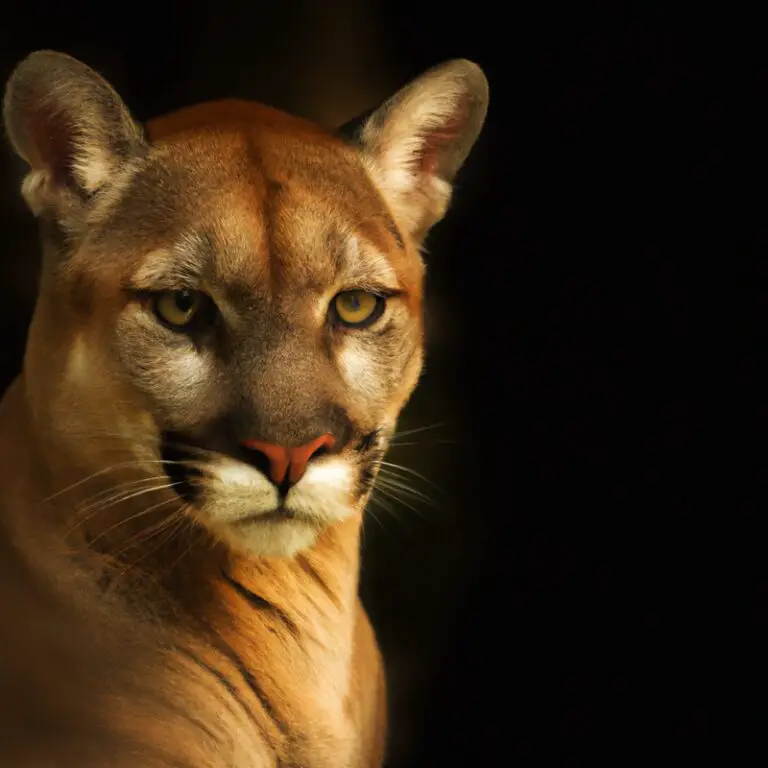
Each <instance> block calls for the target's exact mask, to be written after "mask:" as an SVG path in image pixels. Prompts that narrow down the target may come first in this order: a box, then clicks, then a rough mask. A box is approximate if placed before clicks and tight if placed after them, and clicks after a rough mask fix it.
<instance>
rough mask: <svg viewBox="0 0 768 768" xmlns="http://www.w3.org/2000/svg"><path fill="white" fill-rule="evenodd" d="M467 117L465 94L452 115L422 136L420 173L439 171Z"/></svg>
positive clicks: (467, 102)
mask: <svg viewBox="0 0 768 768" xmlns="http://www.w3.org/2000/svg"><path fill="white" fill-rule="evenodd" d="M468 117H469V96H468V95H466V94H465V95H464V96H462V97H461V99H460V100H459V102H458V103H457V105H456V109H455V110H454V113H453V115H451V116H450V117H449V118H448V119H447V120H446V121H445V123H443V125H441V126H440V127H439V128H435V129H433V130H431V131H430V132H429V133H428V134H426V136H425V137H424V145H423V146H422V150H421V158H420V162H419V170H420V171H421V172H422V173H425V174H429V175H434V174H435V173H437V172H438V171H439V169H440V166H441V165H442V162H443V158H444V157H445V155H446V153H450V151H451V145H452V144H454V143H455V141H456V139H457V138H458V137H459V135H460V134H461V132H462V129H463V128H464V125H465V123H466V121H467V118H468Z"/></svg>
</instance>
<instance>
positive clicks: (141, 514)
mask: <svg viewBox="0 0 768 768" xmlns="http://www.w3.org/2000/svg"><path fill="white" fill-rule="evenodd" d="M174 501H178V499H165V501H161V502H158V503H157V504H153V505H152V506H151V507H147V508H146V509H144V510H142V511H141V512H136V513H135V514H133V515H130V516H129V517H126V518H125V519H123V520H119V521H118V522H116V523H115V524H114V525H111V526H110V527H109V528H107V529H106V530H105V531H102V532H101V533H100V534H99V535H98V536H94V537H93V538H92V539H91V540H90V541H89V542H88V543H89V546H90V545H93V543H94V542H96V541H98V540H99V539H100V538H102V537H103V536H106V535H107V534H108V533H109V532H110V531H113V530H115V528H119V527H120V526H121V525H126V524H127V523H131V522H134V521H135V520H138V519H139V518H140V517H144V515H148V514H150V513H152V512H154V511H155V510H156V509H160V508H161V507H164V506H165V505H166V504H170V503H172V502H174Z"/></svg>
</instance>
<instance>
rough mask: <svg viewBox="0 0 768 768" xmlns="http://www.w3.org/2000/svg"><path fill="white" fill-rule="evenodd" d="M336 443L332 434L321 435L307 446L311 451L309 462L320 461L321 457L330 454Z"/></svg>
mask: <svg viewBox="0 0 768 768" xmlns="http://www.w3.org/2000/svg"><path fill="white" fill-rule="evenodd" d="M335 443H336V440H335V438H334V437H333V435H330V434H326V435H321V436H320V437H318V438H317V439H316V440H313V441H312V442H311V443H309V444H308V445H307V448H308V449H309V450H308V456H307V461H310V460H311V459H319V458H320V457H321V456H325V454H326V453H330V452H331V450H332V449H333V446H334V444H335Z"/></svg>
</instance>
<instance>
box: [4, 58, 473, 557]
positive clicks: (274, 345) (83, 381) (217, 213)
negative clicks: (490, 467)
mask: <svg viewBox="0 0 768 768" xmlns="http://www.w3.org/2000/svg"><path fill="white" fill-rule="evenodd" d="M425 78H426V79H425ZM422 81H423V82H420V81H416V82H415V84H412V85H411V86H409V87H408V88H406V89H404V90H403V91H402V92H401V93H400V94H398V96H396V97H395V99H394V100H390V102H387V104H385V105H384V107H382V109H381V110H380V111H379V113H377V114H376V115H374V117H373V118H371V119H370V120H369V121H368V122H367V123H366V124H365V125H364V126H363V127H362V130H361V131H360V132H359V134H358V135H357V137H356V141H353V142H347V141H344V140H342V139H341V138H339V137H337V136H335V135H333V134H331V133H327V132H325V131H323V130H322V129H320V128H317V127H315V126H313V125H311V124H308V123H305V122H303V121H300V120H298V119H297V118H292V117H290V116H288V115H284V114H282V113H279V112H276V111H274V110H271V109H268V108H266V107H262V106H260V105H256V104H250V103H247V102H218V103H213V104H207V105H201V106H198V107H193V108H190V109H188V110H184V111H182V112H180V113H177V114H176V115H172V116H170V117H168V118H164V119H161V120H158V121H155V122H154V123H150V125H149V126H148V131H147V132H146V133H145V132H143V131H142V130H140V129H139V127H138V126H137V125H136V124H135V123H134V122H133V121H132V119H131V118H130V116H129V114H128V112H127V110H126V109H125V107H124V106H123V105H122V102H120V100H119V97H117V95H116V94H115V93H114V91H113V90H112V89H111V88H110V86H108V85H107V84H106V83H105V82H104V81H103V80H102V79H101V78H100V77H99V76H98V75H96V74H95V73H94V72H93V71H92V70H90V69H88V68H87V67H85V65H82V64H80V63H79V62H76V61H75V60H73V59H70V58H69V57H66V56H63V55H62V54H53V53H46V52H42V53H38V54H33V55H32V56H31V57H29V58H28V59H27V60H26V61H25V62H23V63H22V64H21V65H20V66H19V68H18V70H17V72H16V73H15V74H14V76H13V78H12V80H11V83H10V84H9V88H8V93H7V96H6V104H5V114H6V124H7V126H8V131H9V135H10V137H11V140H12V141H13V143H14V145H15V147H16V149H17V151H18V152H19V154H21V155H22V157H24V158H25V159H26V160H27V161H28V162H29V164H30V166H31V172H30V174H29V176H28V177H27V179H26V181H25V184H24V193H25V196H26V198H27V200H28V202H29V204H30V206H31V208H32V209H33V211H35V213H36V214H37V215H38V216H39V217H40V219H41V221H42V225H43V226H42V229H43V233H44V243H45V250H46V259H45V266H44V277H43V281H42V287H41V295H40V298H39V302H38V306H37V310H36V314H35V319H34V321H33V326H32V329H31V332H30V342H29V350H28V355H27V360H26V373H27V378H28V379H29V380H30V381H31V382H32V384H31V386H30V399H31V400H32V408H33V412H34V413H35V416H36V419H37V421H38V424H39V428H40V429H41V430H42V429H44V430H46V431H47V433H48V436H49V443H50V445H51V448H52V450H55V451H57V452H58V453H59V454H63V455H65V456H68V457H70V458H71V462H72V465H73V466H76V467H77V468H78V471H79V472H80V473H81V474H83V475H86V474H88V473H93V472H97V471H99V470H100V469H101V468H103V467H104V466H106V465H107V464H111V463H114V458H115V457H119V461H120V462H123V463H125V464H126V465H129V464H130V465H131V466H133V467H140V468H141V471H142V472H143V473H144V474H145V475H147V476H155V477H157V476H159V469H161V470H162V472H163V473H165V475H166V479H167V481H168V493H169V494H171V493H172V494H175V498H177V499H179V500H183V502H184V503H185V507H184V509H185V513H186V514H189V515H191V516H193V517H194V518H195V519H196V520H197V521H198V522H199V523H201V524H202V525H204V526H205V527H207V528H208V529H209V530H210V531H212V532H213V533H214V534H215V535H216V536H217V537H218V538H220V539H222V540H224V541H226V542H227V543H229V544H230V545H231V546H233V547H235V548H237V549H240V550H245V551H247V552H250V553H253V554H267V555H291V554H293V553H294V552H296V551H298V550H300V549H302V548H304V547H307V546H309V545H311V544H312V543H313V542H314V540H315V539H316V537H317V536H318V535H319V534H320V533H321V532H322V531H323V530H324V529H326V528H327V527H328V526H329V525H331V524H332V523H334V522H337V521H340V520H343V519H344V518H346V517H348V516H350V515H352V514H354V513H356V512H358V511H359V510H360V509H361V508H362V507H363V505H364V504H365V501H366V499H367V497H368V494H369V493H370V491H371V488H372V485H373V482H374V479H375V476H376V472H377V469H378V466H379V463H380V461H381V459H382V456H383V454H384V452H385V450H386V447H387V441H388V439H389V437H390V436H391V434H392V431H393V429H394V425H395V421H396V419H397V416H398V413H399V412H400V410H401V408H402V407H403V405H404V404H405V402H406V400H407V399H408V397H409V395H410V393H411V391H412V390H413V387H414V386H415V384H416V381H417V379H418V377H419V373H420V370H421V365H422V343H423V340H422V317H421V311H422V308H421V300H422V282H423V271H424V270H423V264H422V259H421V256H420V254H419V250H418V247H419V244H420V242H421V239H422V238H423V236H424V234H425V232H426V231H427V229H428V228H429V226H431V224H433V223H434V221H436V220H437V219H439V218H440V217H441V216H442V214H443V212H444V210H445V207H446V205H447V202H448V196H449V194H450V187H449V185H448V182H449V181H450V179H451V178H452V175H453V173H455V171H456V170H457V168H458V166H459V165H460V163H461V161H463V159H464V156H466V153H467V152H468V151H469V147H470V146H471V144H472V142H473V141H474V139H475V137H476V135H477V132H478V131H479V128H480V124H481V123H482V118H483V116H484V113H485V102H486V85H485V80H484V78H483V77H482V74H479V70H477V68H476V67H474V65H471V64H469V63H467V62H454V63H451V64H449V65H445V66H444V68H443V69H442V70H441V69H437V70H434V71H432V72H431V73H428V74H427V75H425V76H423V78H422ZM409 89H410V90H409ZM430 137H432V142H431V143H430Z"/></svg>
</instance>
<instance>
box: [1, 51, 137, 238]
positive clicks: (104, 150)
mask: <svg viewBox="0 0 768 768" xmlns="http://www.w3.org/2000/svg"><path fill="white" fill-rule="evenodd" d="M3 113H4V119H5V128H6V131H7V133H8V137H9V138H10V141H11V144H12V145H13V147H14V149H15V150H16V152H17V153H18V155H19V156H20V157H21V158H22V159H23V160H25V161H26V162H27V164H28V165H29V166H30V170H29V173H28V174H27V177H26V179H25V180H24V184H23V186H22V194H23V195H24V198H25V199H26V201H27V203H28V205H29V207H30V208H31V209H32V211H33V212H34V213H35V214H36V215H41V214H46V213H52V214H53V215H54V216H56V218H57V219H59V220H61V221H63V222H64V223H69V224H71V223H72V218H73V216H76V215H77V214H78V213H83V212H84V211H85V210H86V209H87V207H88V203H89V201H90V200H91V199H92V198H93V197H94V195H96V194H98V193H100V192H101V191H102V190H105V189H107V188H109V187H110V185H111V184H112V183H113V182H114V180H115V178H116V175H117V174H118V173H119V172H120V170H121V169H122V168H124V167H125V166H126V165H127V164H128V163H130V162H131V161H132V160H134V159H136V158H139V157H141V156H143V155H144V154H145V152H146V150H147V144H146V142H145V140H144V136H143V131H142V129H141V128H140V127H139V125H138V124H137V123H136V122H134V120H133V118H132V117H131V116H130V114H129V113H128V110H127V109H126V107H125V105H124V104H123V102H122V100H121V99H120V97H119V96H118V95H117V94H116V93H115V91H114V90H113V89H112V87H111V86H110V85H109V84H108V83H107V82H106V81H105V80H104V79H103V78H102V77H101V76H100V75H98V74H96V72H94V71H93V70H92V69H91V68H90V67H87V66H86V65H85V64H83V63H81V62H80V61H77V59H73V58H72V57H71V56H67V55H66V54H63V53H56V52H54V51H37V52H35V53H32V54H30V55H29V56H28V57H27V58H26V59H24V60H23V61H22V62H21V63H20V64H18V66H17V67H16V69H15V70H14V72H13V73H12V74H11V77H10V79H9V80H8V84H7V86H6V91H5V100H4V104H3Z"/></svg>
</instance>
